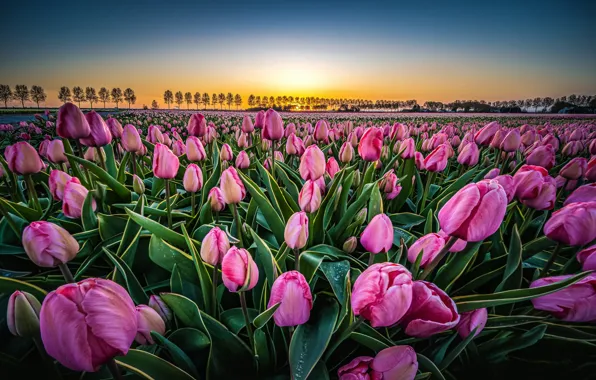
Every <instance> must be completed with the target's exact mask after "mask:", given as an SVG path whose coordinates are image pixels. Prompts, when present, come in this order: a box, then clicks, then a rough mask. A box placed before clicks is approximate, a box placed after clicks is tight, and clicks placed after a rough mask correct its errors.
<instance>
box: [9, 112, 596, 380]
mask: <svg viewBox="0 0 596 380" xmlns="http://www.w3.org/2000/svg"><path fill="white" fill-rule="evenodd" d="M315 116H316V117H315ZM40 117H41V116H40ZM392 118H393V116H387V115H378V114H374V115H372V114H371V115H367V114H362V115H354V114H349V115H348V114H346V115H333V114H329V117H324V118H321V117H320V115H314V114H289V115H287V116H286V114H280V113H279V112H277V111H275V110H273V109H270V110H268V111H266V112H265V111H261V112H259V113H257V114H256V115H247V114H243V113H232V112H226V113H211V112H210V113H206V114H200V113H193V114H189V113H184V112H176V113H170V112H159V111H143V112H140V111H139V112H137V111H135V112H123V113H119V114H115V115H113V116H112V117H110V118H107V119H106V120H105V121H104V118H103V117H102V116H101V115H100V114H99V113H96V112H93V111H92V112H88V113H86V114H84V113H83V112H81V110H80V109H79V108H78V107H76V106H75V105H73V104H71V103H67V104H65V105H64V106H62V107H61V109H60V111H59V113H58V117H57V124H56V126H54V125H53V124H52V123H50V124H48V125H41V124H42V121H43V122H44V124H45V119H44V118H43V117H41V119H39V118H37V119H38V120H39V123H38V124H36V125H34V126H33V127H31V126H30V125H28V124H27V123H25V124H24V125H22V126H19V130H17V131H13V130H10V129H5V128H0V133H4V132H11V134H10V136H11V137H9V139H12V138H16V139H20V140H26V141H18V142H14V143H13V144H12V145H9V146H7V147H6V148H5V149H4V152H3V156H4V158H5V161H6V162H5V164H4V163H3V164H0V192H2V194H0V195H1V196H2V198H1V199H0V218H2V219H0V227H1V228H3V231H4V233H3V234H0V247H3V248H4V247H6V248H9V247H10V249H12V250H13V251H14V252H16V253H15V254H14V255H18V254H19V253H20V252H24V254H23V255H22V257H18V260H12V259H13V258H12V257H10V260H8V261H6V262H7V263H8V268H7V270H10V271H13V270H14V271H17V270H18V269H19V268H16V267H13V265H18V264H13V262H15V263H19V262H23V261H25V260H27V258H28V260H27V267H26V272H25V271H24V270H23V271H21V272H24V273H30V274H29V275H27V276H24V277H22V278H19V279H18V281H13V282H14V283H15V284H18V286H20V285H21V284H23V283H25V285H23V288H22V290H17V291H16V292H14V293H13V294H12V295H11V296H10V297H9V299H8V302H7V318H6V320H7V325H8V329H9V331H10V332H11V333H12V334H14V335H17V336H20V337H23V339H31V338H33V339H37V338H38V337H40V338H41V341H42V342H43V344H44V347H45V349H46V351H47V353H48V354H49V355H50V356H51V357H52V358H54V359H55V360H57V361H58V362H59V363H60V364H61V365H63V366H65V367H67V368H69V369H71V370H74V371H87V372H92V371H98V370H99V369H100V367H101V366H103V365H106V364H107V365H108V367H109V368H112V369H113V368H114V367H115V365H114V364H115V363H114V362H113V358H114V357H115V356H121V355H127V353H128V352H130V351H131V350H135V351H134V352H133V353H132V355H131V357H133V356H135V355H139V352H137V351H141V352H143V353H144V356H146V357H147V358H150V357H151V358H153V359H155V360H160V361H167V362H168V364H167V366H168V368H169V369H171V370H172V371H175V372H172V373H175V374H178V375H180V376H181V377H184V374H183V373H182V372H184V373H188V375H189V376H193V377H196V378H205V377H206V378H236V377H243V376H246V377H248V378H260V377H262V378H267V377H270V375H271V376H273V375H282V376H284V375H288V377H292V376H295V377H300V375H299V374H300V373H301V374H303V375H304V374H305V373H306V372H303V371H307V372H308V373H309V374H310V375H309V376H311V377H312V376H314V374H316V371H319V373H322V372H321V371H327V372H329V371H333V372H335V371H336V372H337V378H339V379H341V380H353V379H377V380H378V379H400V380H401V379H403V380H413V379H414V378H416V377H417V376H422V377H424V376H426V375H425V374H426V373H427V372H433V371H434V372H433V377H434V376H435V373H436V371H439V372H440V371H442V370H444V369H448V370H449V371H450V374H451V373H452V371H453V373H452V374H453V377H457V375H459V373H457V372H458V371H460V367H461V368H464V370H466V369H465V368H466V367H465V365H466V364H465V362H466V360H456V359H458V358H455V357H450V356H445V355H449V354H450V353H451V352H457V349H458V347H463V346H462V344H468V345H469V344H470V341H471V340H472V339H474V345H476V346H477V351H478V352H479V353H483V352H486V351H487V350H488V349H487V347H488V348H490V350H489V351H490V352H491V355H489V356H490V360H489V359H487V360H488V362H487V363H484V360H485V359H486V358H484V357H483V355H479V356H475V360H478V363H480V364H482V366H483V365H484V364H487V365H494V363H492V362H491V360H493V357H499V360H501V359H502V358H501V357H500V356H499V355H500V354H499V353H498V350H499V348H498V347H495V346H493V344H494V339H495V338H494V337H495V336H497V337H498V339H500V340H502V341H503V347H509V346H510V345H516V344H518V343H521V345H523V346H525V345H526V343H527V340H526V339H527V337H528V336H531V337H533V339H535V338H536V337H537V335H536V334H534V332H535V331H534V332H533V333H532V334H529V333H528V331H529V330H530V329H533V328H536V327H537V325H541V324H549V325H550V324H551V322H553V320H555V319H556V320H558V321H557V322H556V323H557V325H561V326H560V327H561V330H562V331H563V330H564V329H563V327H565V326H567V325H565V323H566V322H574V323H575V322H581V323H592V322H594V321H596V314H595V312H594V310H596V306H595V305H596V295H595V292H594V288H595V286H594V285H595V284H596V277H595V276H594V275H592V274H591V273H581V272H580V269H579V268H580V267H581V268H582V269H583V270H584V271H591V270H594V269H596V184H595V183H593V182H594V181H595V180H596V157H593V155H596V124H594V123H593V122H591V121H578V122H577V123H568V122H566V121H563V120H558V121H555V120H552V121H549V122H546V121H542V120H540V119H530V121H528V122H527V123H521V122H518V120H517V119H510V120H508V119H506V118H499V121H498V122H496V121H495V122H490V123H479V122H478V119H468V118H466V119H463V120H459V119H455V118H447V117H445V118H443V117H440V118H436V120H435V119H433V121H431V120H428V121H421V120H419V119H409V118H407V117H404V118H403V120H401V118H400V121H401V122H395V120H391V119H392ZM48 122H50V121H49V120H48ZM518 124H519V125H518ZM11 127H12V126H11ZM38 129H40V130H39V131H38ZM12 132H14V133H12ZM16 136H18V137H16ZM37 136H39V137H37ZM13 184H16V185H17V186H14V185H13ZM46 187H47V189H46ZM5 190H8V193H6V194H5V193H4V192H5ZM196 206H198V207H196ZM7 215H8V216H7ZM11 222H12V223H11ZM15 236H16V237H18V238H17V239H15ZM11 252H12V251H11ZM25 254H26V257H25ZM23 258H24V259H25V260H21V259H23ZM3 260H4V259H3ZM3 263H4V261H3ZM514 264H515V266H514ZM35 265H36V266H37V267H40V268H36V267H35ZM106 268H107V269H106ZM71 269H72V270H76V272H74V273H76V275H75V276H73V275H72V273H71V272H70V270H71ZM58 270H60V272H61V273H62V274H63V276H64V279H65V284H64V285H62V284H58V285H61V286H58V287H57V289H55V290H53V291H51V289H47V290H48V291H49V293H48V294H47V295H45V297H44V292H42V291H41V290H40V291H37V288H36V286H38V285H39V284H41V283H43V284H46V285H44V286H43V288H44V290H46V288H47V287H48V286H51V284H53V283H55V282H54V281H55V280H52V282H49V283H48V282H47V276H48V274H47V273H49V275H50V276H54V275H56V274H58ZM487 271H490V276H489V277H491V279H492V280H490V281H486V280H487V278H485V276H487V273H488V272H487ZM46 272H47V273H46ZM17 273H18V271H17ZM89 276H97V277H89ZM478 276H480V277H478ZM519 276H521V278H520V277H519ZM30 278H31V283H30V284H29V285H31V287H27V286H26V285H27V284H26V283H27V282H28V281H29V279H30ZM75 278H78V279H81V281H79V282H76V280H75ZM107 278H110V279H113V280H114V281H116V282H118V283H116V282H114V281H111V280H108V279H107ZM479 278H480V280H479ZM514 280H515V281H514ZM11 284H12V282H11ZM48 284H50V285H48ZM11 286H16V285H11ZM124 286H126V288H125V287H124ZM25 290H27V291H29V293H28V292H26V291H25ZM512 291H513V292H515V294H521V296H520V297H514V298H512V297H509V296H508V295H509V294H511V293H503V292H512ZM513 301H515V303H514V305H515V307H513V308H507V307H505V308H502V307H501V306H502V305H511V303H512V302H513ZM487 303H488V304H489V305H491V309H490V311H489V310H488V309H487V308H483V307H480V306H486V305H487ZM493 306H494V307H493ZM532 307H533V309H535V310H539V311H540V312H541V314H540V315H539V316H535V321H534V320H533V321H534V322H532V323H531V324H526V325H528V326H526V325H524V324H522V325H516V326H515V327H514V328H510V327H507V326H506V327H503V328H502V330H499V331H498V332H497V329H500V328H501V327H500V325H499V324H498V322H499V319H500V318H512V319H513V318H517V317H520V316H522V315H524V316H525V314H527V310H530V309H531V308H532ZM520 310H523V312H522V313H525V314H520ZM489 312H490V314H489ZM501 314H504V315H501ZM190 316H192V318H191V319H189V317H190ZM495 319H496V321H497V323H494V322H495ZM362 324H365V325H364V326H363V325H362ZM487 325H488V326H489V328H488V329H487V330H490V331H485V330H484V329H485V326H487ZM526 327H527V328H526ZM540 327H541V326H538V328H540ZM573 328H574V329H576V328H579V329H583V327H581V326H573ZM549 329H550V327H549ZM373 330H374V331H376V332H374V331H373ZM501 331H502V332H503V333H502V334H501ZM582 331H583V330H582ZM558 333H559V332H554V333H552V334H550V335H549V339H550V340H553V341H555V342H558V341H557V340H556V339H557V334H558ZM374 334H377V335H376V336H375V335H374ZM203 335H204V337H205V342H208V343H206V344H209V345H210V347H211V349H209V350H193V352H185V351H186V350H187V349H188V347H187V345H185V339H187V338H188V339H195V338H196V340H197V342H198V343H197V344H203V343H201V342H200V341H201V340H202V338H203ZM380 335H382V337H381V336H380ZM405 339H408V341H409V342H410V343H409V344H411V346H407V345H404V344H403V343H404V342H403V341H404V340H405ZM573 339H575V338H573ZM364 341H366V342H368V344H363V343H362V342H364ZM377 341H378V342H377ZM462 342H463V343H462ZM533 343H535V342H533ZM0 344H1V343H0ZM565 344H566V343H565ZM439 345H442V346H439ZM147 346H153V347H147ZM224 346H225V347H226V349H227V350H229V353H230V355H231V356H230V357H233V360H234V365H233V366H222V365H221V364H218V363H222V362H223V363H225V362H226V360H228V358H221V357H216V358H213V355H216V354H215V353H216V352H218V349H214V348H213V347H224ZM384 346H386V348H385V347H384ZM159 347H161V348H159ZM163 347H166V348H167V350H164V349H163ZM467 347H471V346H467ZM313 349H316V350H317V352H316V353H315V354H316V355H315V354H313V355H312V356H310V355H311V354H310V351H309V350H313ZM305 350H306V351H308V352H306V353H305V352H304V351H305ZM466 350H467V348H466ZM203 351H204V352H203ZM561 351H562V352H563V351H565V349H561ZM148 352H151V353H155V355H152V354H149V353H148ZM170 354H171V355H170ZM182 354H184V355H182ZM203 354H205V355H204V356H203ZM427 354H428V358H427V359H424V360H423V356H422V355H427ZM442 354H445V355H443V356H445V358H447V359H449V360H447V359H445V358H443V359H442V361H441V360H440V359H441V356H442ZM285 355H288V357H287V358H286V357H285ZM357 355H358V356H357ZM475 355H476V354H475ZM174 357H177V358H178V359H176V360H174ZM305 357H308V360H305ZM314 357H316V360H314V363H310V362H311V361H313V360H310V359H312V358H314ZM186 358H188V360H187V359H186ZM197 358H200V363H201V365H197V363H195V362H194V361H195V360H198V359H197ZM271 358H275V360H272V359H271ZM451 359H453V360H451ZM146 360H150V359H146ZM151 360H152V359H151ZM419 360H420V363H419ZM503 360H504V359H503ZM581 360H583V362H585V361H587V360H589V358H588V359H586V358H584V357H582V358H581ZM429 361H436V363H435V366H436V367H437V368H436V369H435V368H434V367H435V366H432V367H431V368H429V363H428V362H429ZM243 362H244V363H245V364H246V365H245V364H243ZM160 363H161V362H160ZM451 363H454V364H451ZM455 363H456V364H455ZM140 364H141V366H142V364H151V365H153V364H155V363H152V362H146V363H144V362H141V363H140ZM162 364H163V363H162ZM203 364H206V365H203ZM311 364H312V367H309V366H310V365H311ZM419 365H420V368H419ZM315 366H317V367H315ZM479 366H481V365H479ZM116 367H117V366H116ZM178 367H180V368H178ZM182 367H184V368H182ZM127 368H128V367H127ZM139 368H140V367H139ZM237 368H241V369H239V370H238V371H241V372H242V373H240V374H239V373H237V372H236V370H237ZM439 368H440V369H439ZM120 370H122V371H121V372H124V371H126V372H127V373H128V369H126V368H121V369H120ZM141 370H142V368H141ZM178 370H180V371H182V372H176V371H178ZM191 372H192V373H191ZM127 373H126V374H127ZM117 375H121V374H117ZM466 375H469V374H468V373H466ZM172 376H174V375H172ZM305 376H306V375H305ZM116 377H117V376H116ZM303 377H304V376H303ZM309 378H310V377H309Z"/></svg>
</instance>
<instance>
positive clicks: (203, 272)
mask: <svg viewBox="0 0 596 380" xmlns="http://www.w3.org/2000/svg"><path fill="white" fill-rule="evenodd" d="M182 233H183V234H184V239H185V240H186V244H187V246H188V249H189V250H190V254H191V259H192V261H193V262H194V266H195V271H196V273H197V276H198V278H199V284H200V288H201V294H202V295H203V301H204V302H205V305H204V308H205V310H207V312H208V313H210V314H214V313H215V310H211V309H212V304H213V279H211V278H210V277H209V272H208V271H207V267H206V265H205V263H204V262H203V259H201V255H200V253H199V252H198V251H197V248H196V247H195V245H194V244H193V243H192V241H191V239H190V236H188V232H187V231H186V227H184V225H182Z"/></svg>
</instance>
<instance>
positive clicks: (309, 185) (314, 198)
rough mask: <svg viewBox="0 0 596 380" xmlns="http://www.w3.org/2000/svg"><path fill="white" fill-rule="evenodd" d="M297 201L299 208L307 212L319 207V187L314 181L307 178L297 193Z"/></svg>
mask: <svg viewBox="0 0 596 380" xmlns="http://www.w3.org/2000/svg"><path fill="white" fill-rule="evenodd" d="M298 203H299V204H300V209H302V210H303V211H306V212H308V213H312V212H315V211H317V210H318V209H319V206H320V205H321V189H319V186H318V185H317V184H316V182H314V181H311V180H308V181H306V182H305V183H304V186H302V190H300V194H299V195H298Z"/></svg>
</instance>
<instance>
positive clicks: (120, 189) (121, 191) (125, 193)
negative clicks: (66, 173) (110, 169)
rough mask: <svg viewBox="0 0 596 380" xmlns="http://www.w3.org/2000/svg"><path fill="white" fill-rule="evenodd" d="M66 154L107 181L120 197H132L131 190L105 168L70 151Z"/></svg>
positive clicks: (100, 178)
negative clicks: (70, 153) (71, 153)
mask: <svg viewBox="0 0 596 380" xmlns="http://www.w3.org/2000/svg"><path fill="white" fill-rule="evenodd" d="M65 155H66V157H68V158H69V159H72V160H74V161H75V162H76V163H79V164H81V165H83V166H84V167H85V168H86V169H87V170H89V171H90V172H92V173H93V174H95V175H96V176H97V178H98V179H99V180H100V181H101V182H103V183H105V184H106V185H108V186H109V187H110V189H112V190H114V192H115V193H116V194H117V195H118V196H119V197H120V198H122V199H125V200H130V198H131V193H130V190H128V189H127V188H126V187H125V186H124V185H123V184H121V183H120V182H118V180H117V179H116V178H114V177H112V176H111V175H109V174H108V173H107V172H106V171H105V170H103V169H102V168H100V167H99V166H97V165H95V164H94V163H93V162H90V161H87V160H84V159H82V158H80V157H77V156H74V155H69V154H68V153H65ZM75 165H76V164H75Z"/></svg>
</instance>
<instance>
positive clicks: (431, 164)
mask: <svg viewBox="0 0 596 380" xmlns="http://www.w3.org/2000/svg"><path fill="white" fill-rule="evenodd" d="M470 145H471V144H470ZM466 147H467V146H466ZM447 153H448V151H447V147H446V145H443V144H441V145H439V146H438V147H436V148H435V149H434V150H433V151H432V152H430V153H429V154H428V156H426V158H425V159H424V168H425V169H426V170H428V171H429V172H442V171H443V170H445V168H446V167H447V159H448V157H447Z"/></svg>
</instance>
